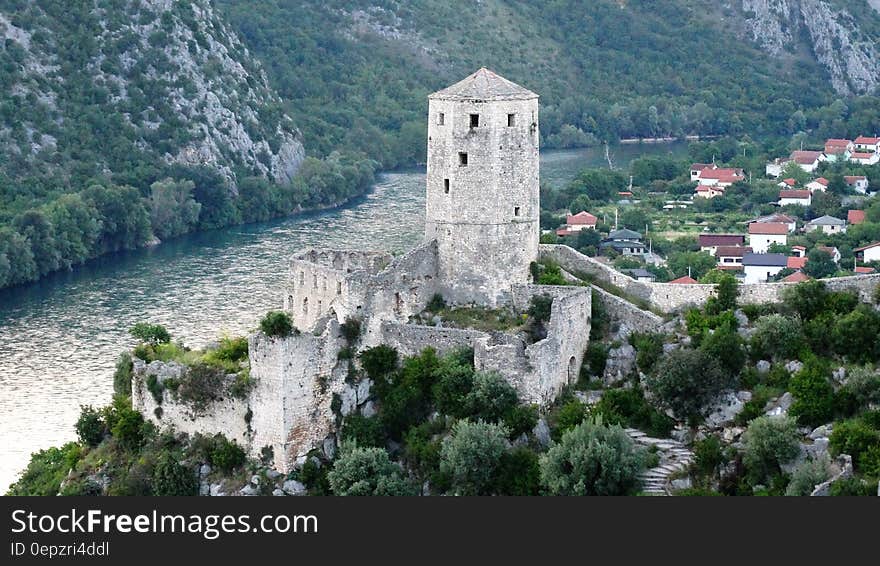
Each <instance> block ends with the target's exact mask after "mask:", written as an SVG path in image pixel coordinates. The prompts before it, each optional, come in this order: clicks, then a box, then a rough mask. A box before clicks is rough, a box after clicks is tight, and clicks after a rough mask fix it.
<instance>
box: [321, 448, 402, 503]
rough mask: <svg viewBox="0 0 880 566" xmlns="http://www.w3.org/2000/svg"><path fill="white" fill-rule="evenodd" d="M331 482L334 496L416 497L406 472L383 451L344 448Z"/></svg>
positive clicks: (329, 476) (330, 473)
mask: <svg viewBox="0 0 880 566" xmlns="http://www.w3.org/2000/svg"><path fill="white" fill-rule="evenodd" d="M327 480H328V481H329V482H330V490H331V491H332V492H333V495H342V496H357V495H360V496H364V495H375V496H388V495H415V489H414V488H413V486H412V485H411V484H410V483H409V482H408V481H407V480H406V478H405V477H404V475H403V470H402V469H401V468H400V466H398V465H397V464H395V463H394V462H392V461H391V460H390V458H388V452H386V451H385V450H384V449H383V448H358V447H356V446H352V447H345V448H343V450H342V454H341V455H340V456H339V458H338V459H337V460H336V462H335V463H334V465H333V469H332V470H330V472H329V473H328V474H327Z"/></svg>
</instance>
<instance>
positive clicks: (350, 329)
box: [339, 317, 361, 344]
mask: <svg viewBox="0 0 880 566" xmlns="http://www.w3.org/2000/svg"><path fill="white" fill-rule="evenodd" d="M339 330H340V332H342V337H343V338H345V341H346V342H347V343H348V344H354V343H355V342H357V339H358V338H360V336H361V321H360V320H358V319H356V318H352V317H348V318H346V319H345V322H343V323H342V324H341V325H339Z"/></svg>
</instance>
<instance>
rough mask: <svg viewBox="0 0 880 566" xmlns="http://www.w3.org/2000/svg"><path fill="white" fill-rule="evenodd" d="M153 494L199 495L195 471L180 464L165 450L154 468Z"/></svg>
mask: <svg viewBox="0 0 880 566" xmlns="http://www.w3.org/2000/svg"><path fill="white" fill-rule="evenodd" d="M152 484H153V494H154V495H159V496H167V495H172V496H179V495H198V487H199V484H198V482H197V481H196V475H195V471H194V470H192V469H191V468H187V467H186V466H183V465H181V464H179V463H178V462H177V461H176V460H175V459H174V458H173V457H172V456H171V454H169V453H168V452H164V453H163V454H162V455H161V456H160V457H159V461H158V462H157V463H156V467H155V468H154V469H153V477H152Z"/></svg>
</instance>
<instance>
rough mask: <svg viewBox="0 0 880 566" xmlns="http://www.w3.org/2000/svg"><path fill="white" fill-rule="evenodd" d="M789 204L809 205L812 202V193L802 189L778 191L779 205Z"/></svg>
mask: <svg viewBox="0 0 880 566" xmlns="http://www.w3.org/2000/svg"><path fill="white" fill-rule="evenodd" d="M789 204H797V205H800V206H810V205H811V204H813V193H811V192H810V191H803V190H795V191H787V190H781V191H779V206H787V205H789Z"/></svg>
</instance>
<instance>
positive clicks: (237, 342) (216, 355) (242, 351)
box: [207, 336, 248, 363]
mask: <svg viewBox="0 0 880 566" xmlns="http://www.w3.org/2000/svg"><path fill="white" fill-rule="evenodd" d="M207 357H208V358H211V359H216V360H221V361H224V362H230V363H236V362H240V361H241V360H244V359H247V357H248V341H247V338H245V337H244V336H239V337H237V338H230V337H229V336H224V337H223V338H221V339H220V344H219V346H217V349H216V350H213V351H211V352H209V354H208V356H207Z"/></svg>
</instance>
